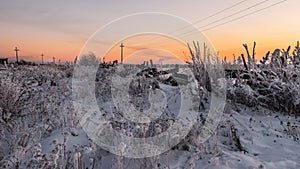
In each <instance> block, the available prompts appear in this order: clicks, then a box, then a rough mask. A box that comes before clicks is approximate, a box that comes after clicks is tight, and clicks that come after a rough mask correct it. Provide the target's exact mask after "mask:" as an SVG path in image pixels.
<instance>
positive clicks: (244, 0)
mask: <svg viewBox="0 0 300 169" xmlns="http://www.w3.org/2000/svg"><path fill="white" fill-rule="evenodd" d="M246 1H249V0H242V1H239V2H237V3H235V4H233V5H231V6H229V7H226V8H224V9H222V10H220V11H218V12H216V13H213V14H211V15H209V16H207V17H204V18H202V19H199V20H196V21H195V22H193V23H192V24H193V25H195V24H198V23H200V22H202V21H205V20H207V19H209V18H212V17H214V16H217V15H219V14H221V13H223V12H225V11H227V10H229V9H232V8H234V7H236V6H238V5H240V4H242V3H244V2H246ZM188 27H189V26H185V27H183V28H181V29H178V30H177V31H179V30H183V29H185V28H188Z"/></svg>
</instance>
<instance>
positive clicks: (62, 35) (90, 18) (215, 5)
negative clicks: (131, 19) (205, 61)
mask: <svg viewBox="0 0 300 169" xmlns="http://www.w3.org/2000/svg"><path fill="white" fill-rule="evenodd" d="M299 6H300V2H299V0H285V1H282V0H210V1H207V0H185V1H183V0H169V1H168V0H165V1H162V0H151V1H150V0H148V1H144V0H126V1H119V0H110V1H102V0H97V1H96V0H95V1H92V0H87V1H82V0H65V1H61V0H52V1H38V0H10V1H1V2H0V35H1V36H0V37H1V39H0V58H1V57H9V59H10V60H14V59H15V52H14V50H13V49H14V47H16V46H17V47H18V48H19V49H20V53H19V54H20V59H25V60H31V61H37V62H39V61H41V56H40V55H41V53H43V54H44V55H45V57H44V60H45V61H48V62H50V61H52V57H55V58H56V60H58V59H59V60H61V61H62V62H63V61H73V60H74V58H75V56H77V55H79V54H80V51H81V49H82V48H83V46H84V44H85V43H86V41H87V40H88V39H89V37H90V36H91V35H92V34H93V33H94V32H96V31H97V30H98V29H99V28H101V27H102V26H104V25H105V24H107V23H109V22H111V21H113V20H116V19H118V18H120V17H123V16H126V15H129V14H133V13H139V12H162V13H167V14H171V15H175V16H178V17H180V18H183V19H185V20H186V21H188V22H190V23H192V24H193V26H195V27H196V28H198V29H199V31H201V32H203V33H204V34H205V36H206V37H207V38H208V39H209V40H210V42H211V43H212V44H213V46H214V47H215V50H216V51H218V52H219V53H220V55H221V57H223V56H227V57H228V58H231V57H232V55H233V53H235V55H237V56H238V55H240V54H241V53H245V51H244V48H243V46H242V44H243V43H247V44H248V46H249V47H250V48H251V47H252V45H253V42H254V41H256V42H257V50H256V53H257V57H261V56H263V55H264V54H265V53H266V52H267V51H269V50H271V51H273V50H274V49H275V48H280V49H281V48H287V47H288V46H289V45H292V46H295V44H296V42H297V41H298V40H300V22H299V16H300V10H299ZM139 24H142V23H135V24H133V25H132V26H133V27H134V26H139ZM158 26H159V25H158ZM118 29H119V31H122V28H118ZM179 33H184V30H181V32H179ZM153 39H164V40H162V41H163V42H161V41H160V40H157V42H156V44H155V45H154V46H153V43H152V44H150V43H145V42H149V41H152V40H153ZM194 40H196V41H197V40H199V39H194ZM199 41H200V43H201V39H200V40H199ZM122 42H124V44H125V48H124V55H125V57H127V56H129V55H131V54H134V53H136V54H137V53H138V52H139V51H140V50H143V49H147V48H153V47H157V46H160V47H161V48H163V49H164V50H166V51H168V50H172V52H173V53H174V54H175V55H177V56H178V57H180V58H181V59H183V60H184V59H185V57H186V55H187V54H188V53H187V48H186V46H185V44H184V43H183V44H180V43H179V42H175V41H174V40H170V39H169V40H168V39H167V38H165V37H157V35H145V36H139V37H131V38H129V39H125V40H122ZM141 42H143V43H141ZM154 42H155V41H154ZM102 43H105V41H103V42H102ZM190 43H191V41H190ZM117 45H119V44H117ZM99 48H101V43H99ZM148 52H149V51H148ZM150 53H151V52H150ZM154 53H155V52H154ZM148 54H149V53H148ZM119 55H120V49H119V47H118V46H116V47H115V48H113V49H112V50H111V51H110V52H109V53H108V54H107V57H108V58H106V60H107V61H108V60H113V59H116V58H117V59H118V58H119ZM141 55H145V58H143V56H140V57H141V58H140V60H139V61H138V62H140V61H141V60H143V59H147V57H146V55H147V52H146V53H143V54H141ZM149 55H150V56H151V54H149ZM153 55H155V54H153ZM157 55H159V56H157V57H158V58H159V57H162V56H163V55H164V56H166V57H168V54H167V53H163V52H162V53H159V52H158V54H157ZM153 57H154V56H153ZM133 61H134V59H133Z"/></svg>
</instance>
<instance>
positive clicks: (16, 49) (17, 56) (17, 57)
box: [14, 47, 20, 63]
mask: <svg viewBox="0 0 300 169" xmlns="http://www.w3.org/2000/svg"><path fill="white" fill-rule="evenodd" d="M14 51H16V59H17V63H19V55H18V52H19V51H20V49H18V47H15V49H14Z"/></svg>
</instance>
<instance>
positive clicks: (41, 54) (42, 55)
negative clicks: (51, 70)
mask: <svg viewBox="0 0 300 169" xmlns="http://www.w3.org/2000/svg"><path fill="white" fill-rule="evenodd" d="M41 56H42V64H44V54H43V53H42V54H41Z"/></svg>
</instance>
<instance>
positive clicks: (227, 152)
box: [0, 46, 300, 169]
mask: <svg viewBox="0 0 300 169" xmlns="http://www.w3.org/2000/svg"><path fill="white" fill-rule="evenodd" d="M289 50H290V49H288V50H286V51H281V52H280V50H279V52H278V50H275V51H274V52H273V54H271V55H270V54H269V55H266V57H264V59H262V60H261V63H260V64H258V62H254V61H253V59H251V58H254V57H253V56H249V59H248V62H244V63H243V62H242V61H241V60H242V59H241V58H240V59H237V60H235V61H234V62H233V63H229V62H227V61H226V60H223V61H222V60H218V58H215V59H214V60H212V61H209V57H207V56H204V58H205V57H206V58H205V60H204V58H201V57H197V55H199V53H197V52H196V53H193V52H191V54H194V55H195V56H194V58H198V59H195V60H194V63H191V64H190V65H189V66H190V68H191V70H192V71H193V72H194V75H195V77H196V79H197V80H198V84H199V88H200V89H201V90H200V91H199V95H200V97H201V104H200V105H201V106H200V112H201V113H200V114H199V116H198V121H197V123H196V124H195V125H194V126H193V128H192V130H191V131H190V133H189V134H188V135H187V136H186V137H185V138H184V139H183V140H182V141H181V142H180V143H179V144H178V145H176V146H174V147H173V148H172V149H171V150H170V151H167V152H165V153H163V154H161V155H159V156H155V157H150V158H144V159H129V158H125V157H120V156H116V155H113V154H111V153H109V152H107V151H106V150H103V149H101V148H100V147H99V146H97V145H96V144H94V143H93V142H92V141H91V140H90V139H89V138H88V137H87V135H86V133H85V132H84V131H83V130H82V129H81V126H80V125H79V120H78V118H77V117H76V115H75V113H74V108H73V104H72V71H73V65H60V66H57V65H39V66H22V65H19V66H15V67H10V68H9V69H1V70H0V114H1V116H0V168H51V169H52V168H76V169H80V168H89V169H92V168H94V169H98V168H226V169H227V168H257V169H262V168H272V169H273V168H274V169H276V168H279V169H282V168H290V169H293V168H295V169H296V168H300V162H299V159H300V153H299V150H300V141H299V138H300V129H299V127H300V120H299V118H298V116H299V114H300V112H299V111H300V103H299V101H300V97H299V91H300V90H299V89H300V87H299V85H300V78H299V74H300V70H299V66H300V65H299V63H298V61H300V59H299V57H300V49H299V46H296V48H295V50H294V51H293V52H289ZM195 51H198V50H197V48H196V49H195ZM267 56H268V57H267ZM241 57H242V56H241ZM244 60H245V59H244ZM214 64H218V65H221V66H223V67H224V68H225V69H226V70H228V71H227V72H226V74H224V76H226V77H227V84H228V85H227V105H226V109H225V111H224V115H223V119H222V120H221V122H220V123H219V125H218V128H217V130H216V131H214V133H213V134H212V136H211V137H210V139H208V140H207V141H206V142H205V143H199V141H198V140H197V137H198V134H199V128H200V127H201V126H202V125H203V124H204V123H205V119H206V115H207V113H208V109H209V106H210V104H211V102H210V91H211V87H212V86H211V85H214V84H213V83H214V82H213V81H214V80H215V79H213V80H211V79H210V77H209V73H208V69H209V67H210V66H213V65H214ZM236 68H238V69H236ZM151 71H153V70H151ZM114 72H115V67H110V68H99V70H98V72H97V77H96V79H95V84H96V91H95V94H96V97H97V102H98V106H99V109H101V110H102V111H104V112H105V113H104V114H103V117H102V118H105V119H106V120H107V121H109V123H108V125H110V127H112V128H113V129H115V130H118V131H119V132H123V134H125V135H127V136H132V137H150V136H154V135H157V134H160V133H161V132H164V131H165V130H167V129H168V128H169V127H170V126H171V125H172V124H173V122H174V120H175V119H176V116H177V113H176V110H178V109H179V107H178V105H179V104H178V103H180V99H179V94H178V87H177V86H176V85H177V84H176V83H174V82H173V80H174V79H172V77H168V78H164V79H163V78H161V77H159V76H156V75H153V72H152V74H151V73H149V72H148V73H149V74H147V71H146V72H144V73H141V74H140V76H137V77H136V79H135V81H133V82H132V83H131V86H130V90H129V94H130V97H131V99H132V104H134V106H135V107H136V108H137V109H140V110H141V109H146V108H147V106H149V104H150V103H149V102H148V101H147V95H148V93H149V90H155V89H157V88H159V89H161V90H162V91H164V92H165V93H166V96H167V103H168V107H167V109H166V110H165V111H164V112H163V116H162V117H163V118H159V119H157V120H155V121H153V122H151V123H149V124H137V123H133V122H128V121H126V120H125V119H124V118H123V117H122V115H121V114H120V113H119V112H117V110H116V108H115V107H114V104H113V101H112V97H111V83H112V81H111V76H112V75H113V74H114ZM179 72H181V73H182V72H185V70H183V69H181V70H179ZM136 73H138V72H136ZM216 73H218V72H216Z"/></svg>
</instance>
